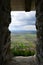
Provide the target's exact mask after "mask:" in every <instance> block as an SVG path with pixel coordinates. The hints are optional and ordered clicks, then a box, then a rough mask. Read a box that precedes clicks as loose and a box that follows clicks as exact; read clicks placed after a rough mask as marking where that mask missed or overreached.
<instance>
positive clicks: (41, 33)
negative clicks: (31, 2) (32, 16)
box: [36, 0, 43, 65]
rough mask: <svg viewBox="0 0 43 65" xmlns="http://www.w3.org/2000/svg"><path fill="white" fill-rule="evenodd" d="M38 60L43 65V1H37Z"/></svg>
mask: <svg viewBox="0 0 43 65" xmlns="http://www.w3.org/2000/svg"><path fill="white" fill-rule="evenodd" d="M36 29H37V44H36V50H37V54H36V56H37V59H38V65H43V0H36Z"/></svg>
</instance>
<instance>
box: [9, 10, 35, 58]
mask: <svg viewBox="0 0 43 65" xmlns="http://www.w3.org/2000/svg"><path fill="white" fill-rule="evenodd" d="M35 14H36V12H35V11H30V12H25V11H11V23H10V25H9V30H10V31H11V50H12V51H11V52H12V54H13V56H26V57H27V56H33V55H34V54H35V53H36V48H35V47H36V28H35V21H36V17H35ZM26 35H27V36H26ZM23 36H24V37H23ZM29 36H30V37H29ZM20 38H21V39H20ZM29 39H30V40H29ZM32 44H33V45H32ZM29 45H30V47H29ZM32 46H33V47H32ZM26 47H27V48H26ZM18 50H19V51H18ZM25 50H26V51H27V52H26V51H25ZM23 53H24V54H23ZM29 53H30V54H29ZM31 54H32V55H31Z"/></svg>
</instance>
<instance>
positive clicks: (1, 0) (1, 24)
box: [0, 0, 11, 65]
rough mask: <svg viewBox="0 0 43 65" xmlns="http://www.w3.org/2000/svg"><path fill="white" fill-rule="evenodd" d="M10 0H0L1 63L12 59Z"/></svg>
mask: <svg viewBox="0 0 43 65" xmlns="http://www.w3.org/2000/svg"><path fill="white" fill-rule="evenodd" d="M10 22H11V19H10V0H0V65H6V63H7V61H8V60H9V59H10V31H9V30H8V26H9V23H10Z"/></svg>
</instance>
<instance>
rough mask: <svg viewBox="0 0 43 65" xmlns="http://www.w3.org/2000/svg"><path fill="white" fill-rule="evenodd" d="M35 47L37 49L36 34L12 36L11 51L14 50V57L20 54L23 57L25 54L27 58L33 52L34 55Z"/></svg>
mask: <svg viewBox="0 0 43 65" xmlns="http://www.w3.org/2000/svg"><path fill="white" fill-rule="evenodd" d="M35 47H36V34H28V33H25V34H11V49H12V53H13V54H14V55H20V54H21V55H23V53H24V55H26V56H27V55H29V53H31V52H33V54H34V53H35ZM18 50H19V51H18ZM20 51H21V52H20ZM23 51H25V52H23ZM30 51H31V52H30ZM15 52H16V54H15ZM18 52H19V53H18ZM22 52H23V53H22ZM28 52H29V53H28ZM30 55H31V54H30Z"/></svg>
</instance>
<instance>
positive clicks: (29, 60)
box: [8, 56, 37, 65]
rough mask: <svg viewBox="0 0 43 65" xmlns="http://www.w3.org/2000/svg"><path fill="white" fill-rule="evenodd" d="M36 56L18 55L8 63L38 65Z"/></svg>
mask: <svg viewBox="0 0 43 65" xmlns="http://www.w3.org/2000/svg"><path fill="white" fill-rule="evenodd" d="M36 61H37V58H36V56H29V57H23V56H18V57H14V58H12V60H11V61H10V62H9V63H8V65H37V62H36Z"/></svg>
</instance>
